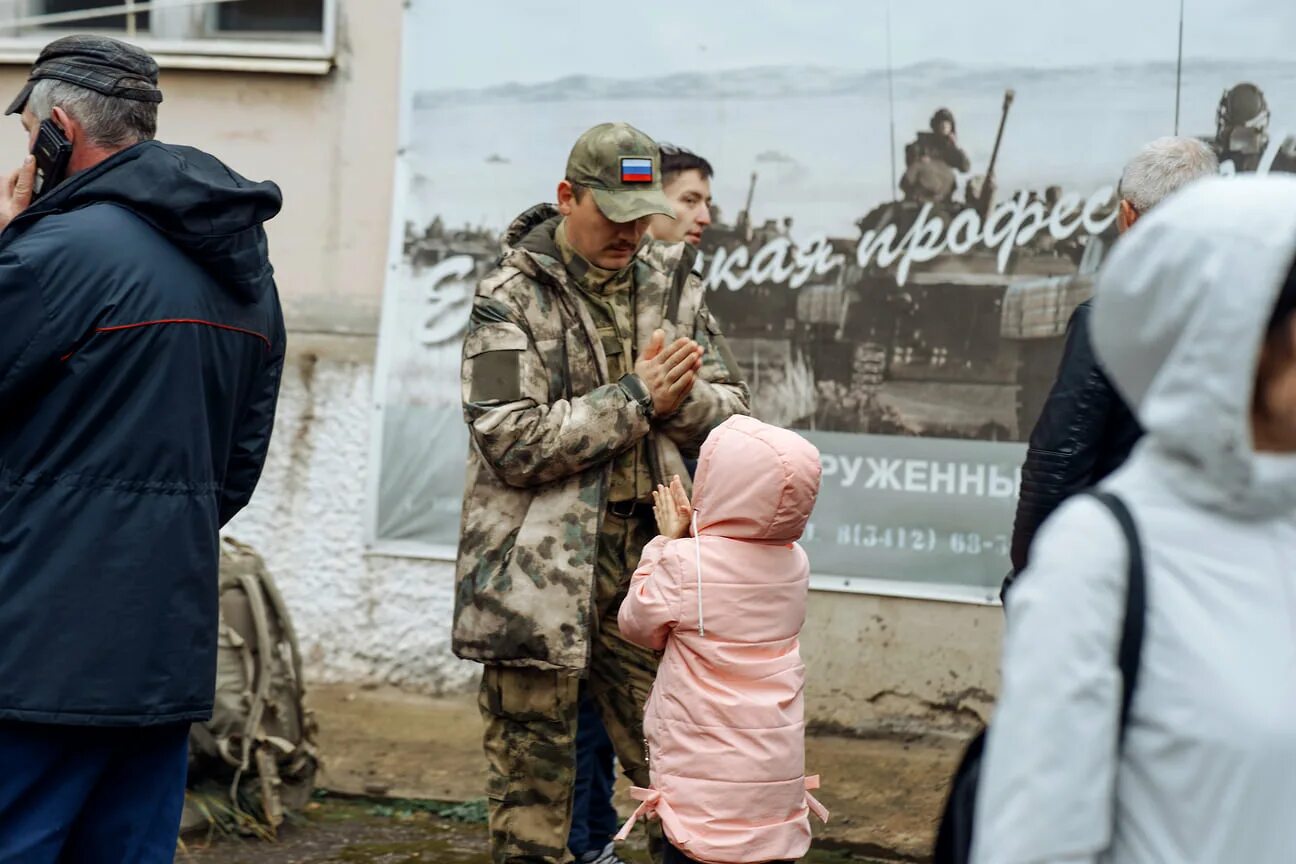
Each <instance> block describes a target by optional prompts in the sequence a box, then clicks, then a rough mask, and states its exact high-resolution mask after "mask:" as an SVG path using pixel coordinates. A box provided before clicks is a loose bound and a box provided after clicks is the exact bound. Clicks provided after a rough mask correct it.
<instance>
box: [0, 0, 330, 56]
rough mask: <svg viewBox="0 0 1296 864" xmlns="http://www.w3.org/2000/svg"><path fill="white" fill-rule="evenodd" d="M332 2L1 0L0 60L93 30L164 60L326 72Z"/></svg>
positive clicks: (268, 0) (314, 0)
mask: <svg viewBox="0 0 1296 864" xmlns="http://www.w3.org/2000/svg"><path fill="white" fill-rule="evenodd" d="M336 3H337V0H10V2H4V0H0V60H6V59H7V60H10V61H11V62H20V61H21V59H22V58H21V57H20V56H18V55H21V54H23V53H24V52H26V53H31V52H32V51H33V50H39V48H40V46H41V45H43V44H44V43H46V42H48V41H50V40H51V39H53V38H56V37H57V36H60V35H64V34H67V33H84V32H92V33H104V34H106V35H111V36H120V37H122V38H125V39H129V40H131V41H133V42H137V43H138V44H139V45H141V46H142V47H144V48H146V49H148V50H149V51H151V52H152V53H153V54H154V55H155V56H157V58H158V61H159V63H160V64H161V65H162V66H164V67H167V66H172V67H186V66H188V67H198V68H212V67H220V66H222V65H223V64H222V63H221V62H220V60H219V58H221V57H225V58H228V59H229V63H230V65H234V66H237V68H255V63H251V61H252V60H253V59H254V58H262V59H268V60H275V59H278V60H281V61H288V62H294V61H295V62H296V63H297V64H298V65H299V66H301V67H302V68H300V69H293V68H285V67H284V65H283V64H280V65H279V66H275V65H273V64H271V65H269V66H266V67H265V68H266V69H267V71H303V72H305V71H316V72H326V71H328V68H329V66H330V65H331V63H330V62H328V61H331V60H332V57H333V21H334V17H335V14H336ZM96 10H103V11H102V12H97V11H96ZM200 60H201V62H199V61H200ZM236 61H237V62H236ZM306 61H314V62H313V63H311V62H306ZM239 63H241V64H242V65H239ZM250 63H251V65H249V64H250Z"/></svg>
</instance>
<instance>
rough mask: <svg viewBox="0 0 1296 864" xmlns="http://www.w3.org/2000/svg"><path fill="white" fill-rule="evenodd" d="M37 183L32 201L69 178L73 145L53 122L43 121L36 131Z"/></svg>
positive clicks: (33, 188) (34, 148)
mask: <svg viewBox="0 0 1296 864" xmlns="http://www.w3.org/2000/svg"><path fill="white" fill-rule="evenodd" d="M32 155H33V156H35V157H36V181H35V183H34V184H33V186H32V200H33V201H35V200H36V199H37V198H39V197H41V195H43V194H44V193H46V192H48V191H49V190H50V189H53V188H54V187H55V186H57V185H58V184H60V183H62V182H63V180H64V179H65V178H66V177H67V167H68V161H69V160H70V159H71V158H72V144H71V143H70V142H69V141H68V139H67V136H66V135H64V134H63V130H62V129H60V128H59V127H58V124H57V123H55V122H54V121H53V120H42V121H41V124H40V129H38V130H37V131H36V146H34V147H33V148H32Z"/></svg>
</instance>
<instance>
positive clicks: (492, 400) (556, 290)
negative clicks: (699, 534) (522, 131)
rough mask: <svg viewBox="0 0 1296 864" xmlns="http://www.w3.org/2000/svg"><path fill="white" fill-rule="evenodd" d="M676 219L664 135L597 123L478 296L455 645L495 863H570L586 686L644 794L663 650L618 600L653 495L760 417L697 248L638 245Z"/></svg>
mask: <svg viewBox="0 0 1296 864" xmlns="http://www.w3.org/2000/svg"><path fill="white" fill-rule="evenodd" d="M670 213H671V209H670V206H669V204H668V202H667V200H666V198H665V196H664V195H663V193H662V188H661V177H660V157H659V153H658V148H657V145H656V144H655V143H654V142H653V141H652V139H650V138H649V137H648V136H646V135H644V134H643V133H642V132H640V131H638V130H637V129H634V128H633V127H631V126H628V125H626V124H624V123H606V124H603V125H600V126H596V127H594V128H593V129H591V130H589V131H588V132H586V133H585V134H584V135H582V136H581V138H580V139H579V140H578V141H577V142H576V145H575V147H574V148H573V149H572V152H571V156H570V158H569V159H568V162H567V174H566V179H564V180H563V181H562V182H561V183H559V185H558V207H557V208H555V207H553V206H551V205H547V204H542V205H539V206H537V207H533V208H532V209H530V210H528V211H527V212H525V213H523V214H522V215H521V216H519V217H518V218H517V219H516V220H515V221H514V223H513V225H512V226H511V227H510V228H509V230H508V233H507V234H506V236H505V239H504V247H505V249H504V256H503V258H502V259H501V261H500V264H499V266H498V267H497V268H496V269H495V270H494V271H492V272H491V273H490V274H488V275H487V276H486V277H485V278H484V279H483V280H482V281H481V283H480V284H479V285H478V288H477V294H476V297H475V299H474V303H473V311H472V317H471V320H470V323H469V326H468V333H467V335H466V337H465V339H464V362H463V401H464V413H465V418H466V420H467V422H468V424H469V431H470V433H471V442H472V446H471V448H470V452H469V456H468V481H467V491H466V494H465V498H464V512H463V522H462V529H461V535H460V543H459V563H458V573H457V576H458V587H457V591H456V596H455V621H454V636H453V639H454V650H455V653H456V654H458V655H459V656H460V657H463V658H466V659H470V660H475V661H478V662H480V663H484V664H485V667H486V668H485V669H484V670H483V674H482V686H481V694H480V700H479V701H480V706H481V711H482V716H483V718H484V720H485V722H486V733H485V745H486V755H487V760H488V762H489V771H490V775H489V777H490V779H489V798H490V811H491V812H490V828H491V848H492V858H493V860H494V861H495V862H497V864H505V862H509V864H522V862H528V864H531V862H569V861H571V860H572V858H571V855H570V853H569V852H568V851H567V833H568V824H569V822H570V819H571V799H572V779H573V772H574V762H575V752H574V738H575V727H576V717H577V706H578V694H579V688H580V682H581V678H582V677H586V676H587V677H588V681H589V688H590V692H591V693H592V694H593V696H594V698H595V699H596V700H597V702H598V703H599V708H600V711H601V713H602V715H603V719H604V722H605V724H606V726H607V729H608V733H609V735H610V736H611V738H612V741H613V743H614V745H615V746H616V750H617V757H618V759H619V761H620V763H621V765H622V768H623V770H624V771H625V773H626V774H627V776H628V777H629V778H630V779H631V781H633V782H634V783H636V784H638V785H641V786H643V785H647V784H648V764H647V753H646V752H645V748H644V744H643V733H642V717H643V706H644V703H645V701H646V700H647V696H648V690H649V688H650V687H651V686H652V680H653V676H654V674H655V670H656V657H655V656H654V655H653V654H652V653H650V652H646V651H644V650H642V649H640V648H637V647H635V646H633V645H630V644H629V643H627V642H625V641H623V640H622V639H621V636H620V632H619V630H618V629H617V624H616V619H617V611H618V609H619V607H620V605H621V600H622V598H623V597H624V596H625V592H626V590H627V587H628V585H629V578H630V573H631V571H632V570H633V568H634V566H635V565H636V564H637V563H638V561H639V556H640V553H641V551H642V549H643V546H644V545H645V544H646V543H647V541H648V540H649V539H650V538H651V537H652V536H653V534H654V533H655V527H654V524H653V517H652V507H651V503H650V502H651V490H652V489H653V488H654V485H655V484H657V483H659V482H665V481H666V480H667V479H668V478H669V477H670V476H672V475H674V474H679V475H681V476H684V475H685V471H684V468H683V461H682V457H683V455H695V454H696V452H697V450H698V448H699V447H700V446H701V443H702V441H703V439H705V437H706V435H707V434H708V433H709V432H710V431H711V429H712V428H714V427H715V426H716V425H718V424H719V423H721V422H723V421H724V420H725V418H727V417H729V416H730V415H732V414H736V413H746V412H747V411H748V402H749V397H748V393H747V389H746V387H745V386H744V385H743V384H742V383H741V381H740V380H739V376H738V369H737V366H736V365H735V363H734V361H733V358H732V355H731V354H730V353H729V350H728V348H727V347H726V345H725V342H724V339H723V337H722V336H721V334H720V328H719V327H718V326H717V324H716V321H715V318H714V317H712V315H711V313H710V311H709V310H708V309H707V307H706V303H705V298H704V294H703V288H702V284H701V281H700V279H699V278H698V277H697V275H695V274H693V273H692V268H693V262H694V256H695V255H696V252H695V250H693V248H692V247H690V246H688V245H687V244H664V243H656V242H652V241H650V240H648V239H646V238H645V230H646V228H647V225H648V217H650V216H652V215H653V214H670ZM654 845H657V844H654ZM654 853H655V855H656V857H658V858H659V857H660V853H659V852H658V851H657V850H656V849H655V850H654Z"/></svg>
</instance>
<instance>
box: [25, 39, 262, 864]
mask: <svg viewBox="0 0 1296 864" xmlns="http://www.w3.org/2000/svg"><path fill="white" fill-rule="evenodd" d="M161 100H162V94H161V92H160V91H159V90H158V88H157V64H156V63H155V62H154V61H153V58H151V57H150V56H148V55H147V54H145V53H144V52H142V51H140V50H139V49H136V48H134V47H132V46H129V45H126V44H125V43H122V42H118V41H116V40H112V39H106V38H101V37H90V36H75V37H68V38H66V39H60V40H58V41H56V42H54V43H52V44H50V45H49V46H47V47H46V48H45V50H44V51H43V52H41V55H40V58H39V59H38V60H37V63H36V66H35V67H33V69H32V72H31V77H30V79H29V81H28V83H27V85H26V86H25V87H24V88H23V90H22V92H21V93H19V95H18V97H17V99H15V100H14V102H13V104H12V105H11V106H10V108H9V110H8V112H6V113H9V114H13V113H17V112H19V111H21V112H22V121H23V125H24V126H25V127H26V128H27V130H28V132H29V134H30V135H31V136H32V139H33V143H34V140H35V135H36V130H37V128H38V126H39V124H40V123H41V121H44V120H49V121H51V122H52V123H53V124H54V125H55V126H57V127H58V129H59V130H60V132H61V134H62V135H63V136H64V137H65V138H66V139H67V141H68V143H69V144H70V147H71V158H70V161H69V163H68V168H67V171H66V179H62V181H61V182H59V181H60V178H59V177H58V176H50V177H45V178H44V180H45V182H44V186H43V188H42V189H41V194H40V196H39V198H37V199H36V200H35V201H34V202H33V201H32V200H31V197H32V182H33V177H34V175H35V166H34V165H33V164H32V163H31V160H30V159H29V160H28V161H27V162H26V163H25V164H24V166H23V168H22V169H21V170H20V171H19V172H17V174H15V175H14V176H13V177H11V178H10V181H9V183H8V185H7V186H0V228H2V229H3V231H2V232H0V321H3V330H0V634H3V636H2V637H0V766H3V767H2V768H0V861H3V862H10V861H15V862H16V861H22V862H30V864H42V862H54V861H59V862H91V861H93V862H96V864H117V862H121V864H126V862H129V864H141V862H144V864H149V862H167V864H169V862H170V861H171V860H172V857H173V855H174V848H175V837H176V830H177V827H178V824H179V819H180V810H181V807H182V805H183V800H184V783H185V773H186V763H187V757H186V742H187V734H188V727H189V724H190V723H191V722H193V721H202V720H206V719H207V718H208V717H209V716H210V712H211V707H212V696H213V690H214V678H215V668H216V659H215V654H216V628H217V591H216V580H217V570H218V543H219V537H218V531H219V529H220V527H221V526H222V525H224V524H225V523H226V522H227V521H228V520H229V519H230V518H231V517H232V516H233V515H234V514H235V513H237V512H238V511H239V509H241V508H242V507H243V506H244V505H245V504H246V503H247V502H248V499H249V498H250V497H251V495H252V490H253V488H254V487H255V486H256V483H257V479H258V477H259V475H260V473H261V467H262V464H263V461H264V459H265V454H266V446H267V444H268V442H269V439H270V431H271V426H272V424H273V420H274V410H275V402H276V400H277V398H278V389H279V377H280V373H281V371H282V366H283V356H284V328H283V318H282V313H281V310H280V306H279V299H278V292H277V290H276V288H275V284H274V280H273V278H272V269H271V266H270V262H269V260H268V250H267V243H266V235H265V230H264V229H263V227H262V223H264V222H265V221H266V220H268V219H270V218H272V217H273V216H274V215H275V214H277V213H278V212H279V209H280V205H281V196H280V193H279V189H278V188H277V187H276V186H275V185H274V184H271V183H251V182H249V181H247V180H245V179H243V178H242V177H240V176H239V175H237V174H235V173H234V172H233V171H231V170H230V169H229V168H227V167H226V166H225V165H223V164H221V163H220V162H219V161H217V160H216V159H215V158H213V157H211V156H209V155H207V154H205V153H202V152H201V151H198V150H194V149H191V148H187V147H173V146H168V145H164V144H160V143H157V142H155V141H153V140H151V139H152V138H153V135H154V131H155V129H156V122H157V103H158V102H160V101H161Z"/></svg>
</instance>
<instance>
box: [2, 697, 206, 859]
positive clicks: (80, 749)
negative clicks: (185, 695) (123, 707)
mask: <svg viewBox="0 0 1296 864" xmlns="http://www.w3.org/2000/svg"><path fill="white" fill-rule="evenodd" d="M188 743H189V724H188V723H180V724H170V725H166V726H153V727H145V728H128V729H104V728H98V727H84V726H46V725H41V724H36V723H15V722H6V721H0V864H172V861H173V860H174V858H175V850H176V834H177V833H178V831H179V829H180V811H181V809H183V807H184V792H185V775H186V774H187V772H188V769H189V755H188V753H189V750H188Z"/></svg>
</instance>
